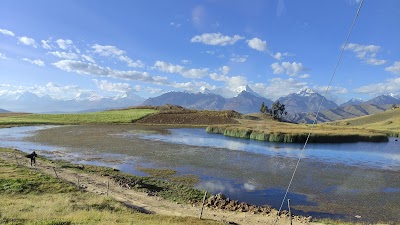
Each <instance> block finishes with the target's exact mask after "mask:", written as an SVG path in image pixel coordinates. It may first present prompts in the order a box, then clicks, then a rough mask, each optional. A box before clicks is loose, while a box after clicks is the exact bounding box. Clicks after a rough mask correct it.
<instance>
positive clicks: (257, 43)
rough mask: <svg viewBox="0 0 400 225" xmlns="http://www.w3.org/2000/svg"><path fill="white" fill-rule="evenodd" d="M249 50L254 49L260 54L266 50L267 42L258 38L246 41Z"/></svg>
mask: <svg viewBox="0 0 400 225" xmlns="http://www.w3.org/2000/svg"><path fill="white" fill-rule="evenodd" d="M246 42H247V44H248V45H249V47H250V48H252V49H255V50H257V51H260V52H264V51H266V50H267V42H266V41H263V40H261V39H259V38H253V39H250V40H247V41H246Z"/></svg>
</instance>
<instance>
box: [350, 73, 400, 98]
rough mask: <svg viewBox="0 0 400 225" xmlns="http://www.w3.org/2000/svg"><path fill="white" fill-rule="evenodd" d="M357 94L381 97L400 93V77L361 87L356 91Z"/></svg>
mask: <svg viewBox="0 0 400 225" xmlns="http://www.w3.org/2000/svg"><path fill="white" fill-rule="evenodd" d="M354 91H355V92H357V93H363V94H369V95H381V94H389V93H397V92H400V77H397V78H392V79H387V80H385V81H384V82H381V83H375V84H370V85H365V86H361V87H359V88H356V89H355V90H354Z"/></svg>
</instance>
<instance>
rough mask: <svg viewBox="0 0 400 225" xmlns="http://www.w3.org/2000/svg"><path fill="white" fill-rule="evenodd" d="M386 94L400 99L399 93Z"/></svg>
mask: <svg viewBox="0 0 400 225" xmlns="http://www.w3.org/2000/svg"><path fill="white" fill-rule="evenodd" d="M388 96H390V97H392V98H395V99H400V94H394V93H390V94H388Z"/></svg>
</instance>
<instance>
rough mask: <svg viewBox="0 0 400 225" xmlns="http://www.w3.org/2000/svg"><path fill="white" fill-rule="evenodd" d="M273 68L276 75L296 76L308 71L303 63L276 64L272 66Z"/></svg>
mask: <svg viewBox="0 0 400 225" xmlns="http://www.w3.org/2000/svg"><path fill="white" fill-rule="evenodd" d="M271 68H272V69H273V70H274V72H273V73H274V74H287V75H289V76H296V75H299V73H300V72H304V71H307V70H308V69H307V68H306V67H304V66H303V64H302V63H297V62H292V63H290V62H282V63H281V64H280V63H278V62H276V63H273V64H271Z"/></svg>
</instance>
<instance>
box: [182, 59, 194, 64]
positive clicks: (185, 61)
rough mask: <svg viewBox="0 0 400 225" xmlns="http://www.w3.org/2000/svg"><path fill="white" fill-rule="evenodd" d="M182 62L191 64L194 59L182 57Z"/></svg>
mask: <svg viewBox="0 0 400 225" xmlns="http://www.w3.org/2000/svg"><path fill="white" fill-rule="evenodd" d="M181 62H182V63H183V64H191V63H192V61H190V60H189V59H182V60H181Z"/></svg>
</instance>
